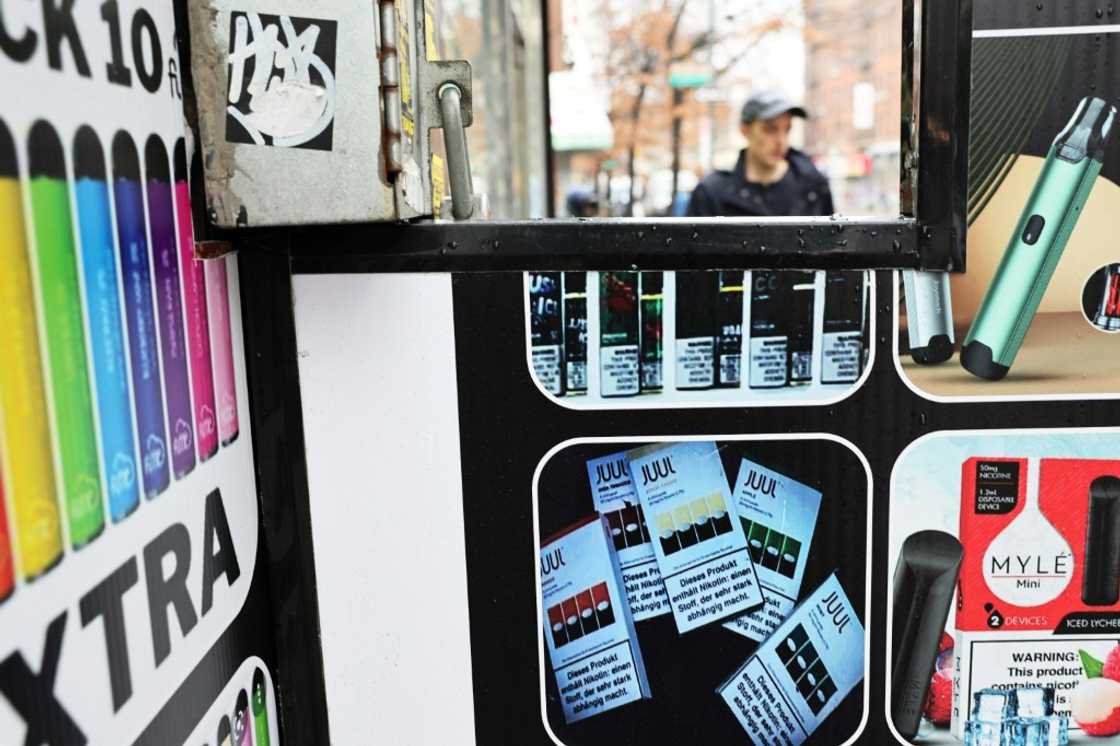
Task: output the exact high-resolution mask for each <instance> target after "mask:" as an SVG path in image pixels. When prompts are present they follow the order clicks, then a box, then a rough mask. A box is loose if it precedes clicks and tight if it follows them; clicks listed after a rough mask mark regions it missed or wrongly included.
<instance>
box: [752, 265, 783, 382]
mask: <svg viewBox="0 0 1120 746" xmlns="http://www.w3.org/2000/svg"><path fill="white" fill-rule="evenodd" d="M750 278H751V337H750V364H749V373H748V385H749V386H750V388H752V389H773V388H781V387H782V386H785V385H786V384H787V383H788V382H789V370H788V369H787V368H786V361H787V357H788V352H787V350H788V348H789V334H788V330H787V322H788V321H789V311H788V303H789V298H788V295H789V293H788V292H787V291H788V285H787V282H786V281H785V280H784V279H783V278H782V273H781V272H777V271H774V270H755V271H753V272H751V274H750Z"/></svg>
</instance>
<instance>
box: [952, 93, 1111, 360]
mask: <svg viewBox="0 0 1120 746" xmlns="http://www.w3.org/2000/svg"><path fill="white" fill-rule="evenodd" d="M1115 116H1116V109H1115V107H1113V106H1110V105H1109V104H1108V103H1106V102H1105V101H1102V100H1101V99H1099V98H1085V99H1082V100H1081V103H1080V104H1078V106H1077V111H1076V113H1074V115H1073V118H1072V119H1070V121H1069V124H1067V125H1066V128H1065V129H1064V130H1062V131H1061V133H1059V134H1058V136H1057V138H1055V140H1054V144H1053V145H1051V146H1050V152H1049V153H1047V155H1046V163H1045V164H1044V165H1043V167H1042V173H1041V174H1039V176H1038V181H1037V182H1036V183H1035V185H1034V191H1032V192H1031V196H1030V199H1029V200H1028V201H1027V204H1026V206H1025V207H1024V208H1023V214H1022V215H1021V216H1020V218H1019V224H1018V225H1017V226H1016V228H1015V233H1014V234H1012V236H1011V241H1010V242H1009V243H1008V246H1007V250H1006V251H1005V252H1004V255H1003V259H1002V261H1000V264H999V268H998V269H997V270H996V274H995V277H993V278H992V284H991V285H990V286H989V287H988V292H987V293H986V294H985V295H984V300H983V301H982V302H981V304H980V310H979V311H977V313H976V318H975V319H974V320H973V321H972V327H971V328H970V329H969V330H968V335H967V336H965V338H964V346H963V347H962V348H961V365H963V366H964V368H965V370H967V371H968V372H970V373H972V374H973V375H976V376H979V377H980V378H986V379H988V380H990V381H998V380H1000V379H1001V378H1003V377H1004V376H1006V375H1007V371H1008V370H1009V369H1010V368H1011V363H1012V362H1013V361H1014V360H1015V355H1016V353H1018V352H1019V347H1020V345H1022V343H1023V337H1025V336H1026V334H1027V329H1029V328H1030V325H1031V321H1032V320H1033V319H1034V314H1035V311H1037V310H1038V304H1039V303H1041V302H1042V296H1043V294H1044V293H1045V292H1046V286H1047V285H1048V284H1049V283H1050V277H1051V276H1052V275H1053V274H1054V269H1055V267H1057V265H1058V260H1059V259H1060V258H1061V256H1062V250H1063V249H1065V247H1066V242H1067V241H1068V240H1069V237H1070V234H1071V233H1073V228H1074V226H1076V225H1077V218H1078V217H1080V215H1081V208H1082V207H1083V206H1084V205H1085V200H1086V199H1088V197H1089V192H1090V191H1092V189H1093V182H1094V181H1095V180H1096V178H1097V174H1099V173H1100V170H1101V166H1102V165H1103V162H1104V151H1105V147H1106V146H1107V144H1108V136H1109V134H1110V132H1111V130H1112V122H1113V119H1114V118H1115Z"/></svg>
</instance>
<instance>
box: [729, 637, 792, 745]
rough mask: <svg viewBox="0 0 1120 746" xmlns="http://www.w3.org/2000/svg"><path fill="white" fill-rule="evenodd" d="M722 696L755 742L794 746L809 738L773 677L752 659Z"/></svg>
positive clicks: (757, 661) (764, 667) (758, 662)
mask: <svg viewBox="0 0 1120 746" xmlns="http://www.w3.org/2000/svg"><path fill="white" fill-rule="evenodd" d="M720 694H721V695H722V696H723V700H724V702H726V703H727V706H728V707H730V708H731V712H732V713H733V714H734V715H735V719H736V720H738V721H739V724H740V725H742V726H743V730H745V731H746V732H747V734H748V735H749V736H750V738H751V740H752V741H753V742H754V743H756V744H761V745H764V746H771V744H773V745H774V746H777V745H778V744H781V745H782V746H792V745H793V744H798V743H801V742H803V741H804V740H805V739H806V738H808V737H809V731H807V730H805V726H804V725H802V723H801V720H800V718H799V717H798V715H797V711H796V710H794V709H793V708H792V707H790V706H789V702H788V700H787V699H786V697H785V695H784V693H783V691H782V688H781V687H779V686H778V683H777V681H776V680H775V679H774V676H773V674H771V673H770V671H769V670H767V668H766V666H764V665H762V663H761V662H760V661H759V660H758V659H757V658H754V659H751V660H750V661H749V662H748V663H747V665H746V666H745V667H744V668H743V670H742V671H741V672H740V673H739V675H737V676H736V677H735V679H734V681H733V685H732V686H729V687H726V688H724V689H723V690H722V691H721V692H720Z"/></svg>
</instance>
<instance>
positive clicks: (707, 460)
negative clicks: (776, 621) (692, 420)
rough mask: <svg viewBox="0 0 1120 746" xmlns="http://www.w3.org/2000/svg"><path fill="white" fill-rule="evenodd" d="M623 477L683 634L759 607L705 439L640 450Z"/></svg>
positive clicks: (719, 466)
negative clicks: (643, 521) (639, 511)
mask: <svg viewBox="0 0 1120 746" xmlns="http://www.w3.org/2000/svg"><path fill="white" fill-rule="evenodd" d="M629 458H630V473H631V475H632V476H633V479H634V486H635V489H636V491H637V493H638V499H639V500H640V501H641V505H642V509H643V511H645V518H646V525H647V528H648V530H649V533H650V536H652V537H653V547H654V553H655V554H656V556H657V562H658V565H660V567H661V577H662V579H663V581H664V583H665V590H666V592H667V593H668V596H669V602H670V604H671V607H672V610H673V617H674V619H675V620H676V623H677V630H678V631H680V632H682V633H683V632H687V631H689V630H691V629H696V628H697V627H702V626H704V625H705V624H710V623H712V622H717V621H719V620H721V619H724V618H726V617H729V616H734V615H736V614H740V613H742V612H744V611H748V610H750V609H753V608H755V607H757V606H760V605H761V604H762V591H761V589H760V588H759V583H758V577H757V576H756V574H755V569H754V563H753V562H752V561H751V558H750V555H749V554H748V552H747V542H746V540H745V539H744V536H743V531H742V526H741V525H739V523H738V522H737V521H735V520H734V519H733V516H732V513H731V508H730V507H729V506H730V502H731V491H730V490H729V489H728V487H727V477H726V476H725V474H724V470H723V462H722V461H721V460H720V455H719V448H718V447H717V446H716V444H715V443H712V442H702V441H700V442H688V443H672V444H659V445H654V446H647V447H644V448H639V449H636V450H633V451H631V452H630V454H629Z"/></svg>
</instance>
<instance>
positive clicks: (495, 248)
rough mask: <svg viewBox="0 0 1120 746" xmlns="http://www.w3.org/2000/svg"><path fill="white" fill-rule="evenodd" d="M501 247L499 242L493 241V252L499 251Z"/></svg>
mask: <svg viewBox="0 0 1120 746" xmlns="http://www.w3.org/2000/svg"><path fill="white" fill-rule="evenodd" d="M501 245H502V244H501V242H499V241H495V242H494V251H497V250H498V249H499V247H501Z"/></svg>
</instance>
